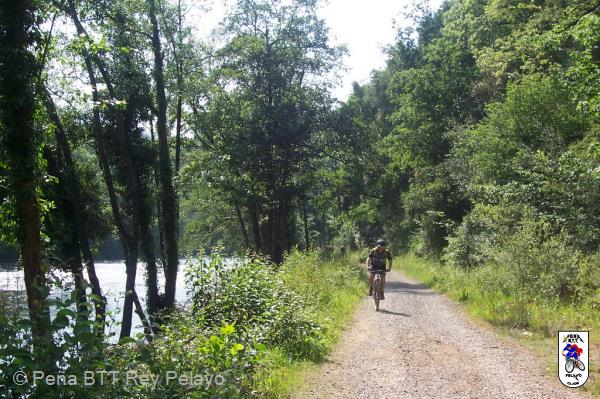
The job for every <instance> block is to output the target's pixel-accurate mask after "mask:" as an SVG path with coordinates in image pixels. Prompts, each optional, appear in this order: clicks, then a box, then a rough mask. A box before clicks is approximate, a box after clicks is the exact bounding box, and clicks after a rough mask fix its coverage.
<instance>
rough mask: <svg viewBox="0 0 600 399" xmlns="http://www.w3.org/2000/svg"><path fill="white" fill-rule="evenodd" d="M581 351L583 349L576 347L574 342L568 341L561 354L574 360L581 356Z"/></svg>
mask: <svg viewBox="0 0 600 399" xmlns="http://www.w3.org/2000/svg"><path fill="white" fill-rule="evenodd" d="M565 352H567V353H565ZM582 353H583V349H581V348H580V347H578V346H577V345H576V344H570V343H568V344H567V345H566V346H565V347H564V348H563V350H562V355H563V356H566V358H567V359H570V358H573V359H575V360H579V356H581V354H582Z"/></svg>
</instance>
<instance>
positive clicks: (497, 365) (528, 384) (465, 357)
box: [294, 272, 590, 399]
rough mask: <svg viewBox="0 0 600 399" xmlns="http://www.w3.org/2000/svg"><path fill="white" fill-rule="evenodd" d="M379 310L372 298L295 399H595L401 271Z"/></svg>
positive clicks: (393, 276) (391, 278)
mask: <svg viewBox="0 0 600 399" xmlns="http://www.w3.org/2000/svg"><path fill="white" fill-rule="evenodd" d="M385 296H386V299H385V301H383V302H382V305H381V309H382V310H380V312H375V311H374V308H373V301H372V299H371V297H369V298H365V300H364V301H363V302H362V303H361V305H360V306H359V309H358V310H357V312H356V313H355V315H354V318H353V320H352V324H351V326H350V327H349V329H348V330H347V331H345V333H344V335H343V337H342V339H341V342H340V343H339V344H338V346H337V348H336V350H335V351H334V352H333V353H332V354H331V356H330V357H329V360H328V361H327V362H326V363H325V364H324V365H322V366H320V367H319V369H318V370H317V371H316V372H315V373H313V374H312V375H311V376H310V377H309V379H308V387H307V390H306V391H305V392H299V393H297V394H296V395H295V396H294V397H295V398H327V399H330V398H344V399H355V398H436V399H438V398H490V399H492V398H493V399H500V398H528V399H530V398H551V399H558V398H589V397H590V396H588V395H586V394H584V393H583V392H577V391H573V390H569V389H568V388H565V387H563V386H562V385H561V384H560V382H558V378H552V377H551V376H548V372H547V371H546V370H545V366H544V365H543V364H542V362H541V361H539V360H538V359H537V358H535V357H534V356H533V355H532V354H531V353H530V352H529V351H527V350H525V349H524V348H521V347H518V346H515V344H514V343H511V342H508V340H506V339H503V338H500V337H498V336H496V335H495V334H494V333H492V332H490V331H487V330H485V329H482V328H481V327H478V326H476V325H474V324H473V323H472V322H470V321H469V320H468V319H467V318H466V317H465V316H464V315H463V314H462V312H461V310H460V309H459V307H458V306H457V305H456V304H454V303H452V302H451V301H450V300H448V299H446V298H444V297H443V296H440V295H438V294H436V293H434V292H433V291H432V290H430V289H429V288H427V286H425V285H423V284H419V283H416V282H414V281H412V280H410V279H408V278H406V277H404V276H403V275H401V274H399V273H398V272H392V273H389V274H388V284H387V289H386V293H385Z"/></svg>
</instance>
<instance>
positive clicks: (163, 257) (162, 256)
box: [150, 119, 167, 275]
mask: <svg viewBox="0 0 600 399" xmlns="http://www.w3.org/2000/svg"><path fill="white" fill-rule="evenodd" d="M150 139H151V140H152V149H153V150H154V151H156V140H154V120H153V119H150ZM153 166H154V182H155V184H156V187H158V186H159V185H160V179H159V177H158V162H154V165H153ZM156 219H157V220H158V243H159V248H160V260H161V263H162V267H163V272H164V274H165V275H167V255H166V253H165V235H164V227H163V221H162V211H161V209H160V197H158V198H157V199H156Z"/></svg>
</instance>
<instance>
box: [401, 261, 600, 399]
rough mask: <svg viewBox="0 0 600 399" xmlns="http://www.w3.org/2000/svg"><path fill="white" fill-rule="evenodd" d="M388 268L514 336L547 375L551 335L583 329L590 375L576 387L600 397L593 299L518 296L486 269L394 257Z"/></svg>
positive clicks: (598, 330)
mask: <svg viewBox="0 0 600 399" xmlns="http://www.w3.org/2000/svg"><path fill="white" fill-rule="evenodd" d="M394 264H395V265H397V267H398V268H400V269H401V270H403V271H404V272H405V273H406V274H407V275H409V276H410V277H413V278H415V279H418V280H420V281H422V282H423V283H425V284H427V285H429V286H430V287H432V288H433V289H435V290H436V291H438V292H440V293H443V294H445V295H446V296H448V297H449V298H451V299H453V300H455V301H457V302H459V303H461V304H463V307H464V308H465V310H466V311H467V312H468V314H470V315H471V316H472V317H474V318H475V320H480V321H485V322H486V323H489V324H491V325H492V326H494V327H496V331H498V332H502V333H505V334H507V335H510V336H512V337H515V338H516V339H517V340H518V341H519V342H520V343H521V344H523V345H524V346H526V347H528V348H530V349H531V350H533V351H534V352H535V353H537V354H538V355H539V356H541V357H542V358H543V359H544V362H545V364H546V368H547V372H548V374H549V375H551V376H552V377H555V378H556V375H557V364H556V356H557V355H556V336H557V332H558V331H589V332H590V343H591V345H590V374H589V379H588V382H587V383H586V384H585V385H584V387H583V388H582V389H583V390H584V391H588V392H590V393H592V394H593V395H594V396H595V397H600V368H599V365H600V311H599V310H598V309H597V308H596V306H597V305H596V303H595V302H594V301H593V300H589V301H585V300H584V301H582V303H581V304H577V305H575V304H569V303H558V302H555V303H549V302H547V301H546V302H544V301H541V300H539V299H535V298H528V297H519V296H518V295H515V294H514V293H513V290H511V289H510V284H511V281H510V275H509V273H507V271H506V270H499V269H497V268H493V267H492V266H483V267H481V268H478V269H475V270H470V271H466V270H459V269H456V268H452V267H449V266H445V265H442V264H440V263H437V262H433V261H429V260H425V259H421V258H418V257H416V256H415V255H412V254H409V255H404V256H402V257H398V258H396V260H395V261H394ZM590 299H591V298H590Z"/></svg>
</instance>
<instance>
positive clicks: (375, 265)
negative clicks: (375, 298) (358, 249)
mask: <svg viewBox="0 0 600 399" xmlns="http://www.w3.org/2000/svg"><path fill="white" fill-rule="evenodd" d="M385 245H386V243H385V241H384V240H381V239H380V240H377V246H376V247H375V248H373V249H372V250H371V252H370V253H369V258H368V260H367V269H368V270H369V271H370V273H369V296H371V295H373V281H374V280H375V271H379V270H381V271H384V272H389V271H391V270H392V254H391V253H390V251H388V250H387V249H385ZM386 259H387V260H388V261H389V263H388V268H387V270H386V268H385V261H386ZM384 289H385V273H382V275H381V298H380V299H385V296H384V294H383V291H384Z"/></svg>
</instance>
